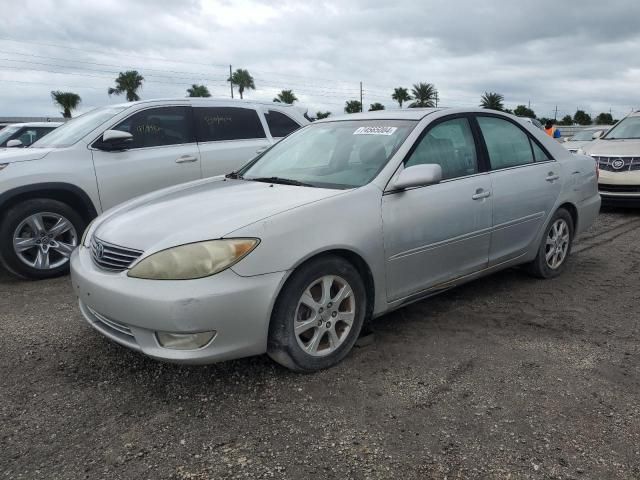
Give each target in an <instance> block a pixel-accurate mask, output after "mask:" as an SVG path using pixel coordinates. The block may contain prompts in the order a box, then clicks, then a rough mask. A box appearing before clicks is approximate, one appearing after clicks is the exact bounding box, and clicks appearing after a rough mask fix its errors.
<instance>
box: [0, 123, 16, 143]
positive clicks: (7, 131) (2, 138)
mask: <svg viewBox="0 0 640 480" xmlns="http://www.w3.org/2000/svg"><path fill="white" fill-rule="evenodd" d="M18 130H20V127H4V128H3V129H2V130H0V145H2V144H3V143H4V142H6V141H7V140H9V139H11V136H12V135H13V134H14V133H16V132H17V131H18Z"/></svg>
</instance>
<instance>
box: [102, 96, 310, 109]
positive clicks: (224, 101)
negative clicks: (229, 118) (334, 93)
mask: <svg viewBox="0 0 640 480" xmlns="http://www.w3.org/2000/svg"><path fill="white" fill-rule="evenodd" d="M154 102H162V103H170V102H186V103H192V104H196V105H197V104H203V105H209V104H212V103H213V104H216V105H238V104H245V105H268V106H270V107H274V106H275V107H282V108H300V107H299V106H297V105H290V104H288V103H278V102H268V101H264V100H240V99H239V98H216V97H168V98H150V99H145V100H138V101H136V102H125V103H118V104H115V105H111V106H114V107H130V106H132V105H144V104H145V103H154Z"/></svg>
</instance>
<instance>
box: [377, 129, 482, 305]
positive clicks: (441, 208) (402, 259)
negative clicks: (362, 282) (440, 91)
mask: <svg viewBox="0 0 640 480" xmlns="http://www.w3.org/2000/svg"><path fill="white" fill-rule="evenodd" d="M431 163H437V164H439V165H440V166H441V167H442V172H443V181H442V182H440V183H439V184H436V185H430V186H425V187H420V188H413V189H408V190H404V191H399V192H387V193H385V195H384V196H383V200H382V219H383V225H384V227H383V228H384V244H385V256H386V265H387V297H388V301H389V302H393V301H396V300H400V299H402V298H405V297H408V296H411V295H413V294H416V293H420V292H422V291H424V290H426V289H429V288H432V287H437V286H438V284H442V283H444V282H447V281H449V280H452V279H455V278H458V277H462V276H465V275H468V274H470V273H473V272H476V271H478V270H482V269H483V268H485V267H486V265H487V261H488V255H489V241H490V235H491V234H490V230H491V210H492V196H491V191H492V186H491V179H490V177H489V175H488V174H486V173H480V171H479V167H478V156H477V152H476V143H475V141H474V136H473V133H472V130H471V127H470V123H469V120H468V119H467V118H465V117H458V118H455V117H454V118H451V117H446V118H445V119H443V120H442V121H440V122H438V123H436V124H435V125H433V124H432V125H429V126H428V127H427V130H426V131H425V133H424V134H423V135H422V137H421V138H420V139H419V140H418V142H417V143H416V146H414V148H413V150H412V153H410V155H409V156H408V158H407V159H406V161H405V163H404V168H407V167H410V166H413V165H419V164H431Z"/></svg>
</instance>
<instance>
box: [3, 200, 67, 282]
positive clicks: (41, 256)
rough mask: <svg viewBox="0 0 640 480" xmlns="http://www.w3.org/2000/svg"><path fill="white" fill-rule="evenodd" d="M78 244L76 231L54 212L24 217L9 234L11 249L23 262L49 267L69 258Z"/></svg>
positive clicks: (43, 268) (65, 219)
mask: <svg viewBox="0 0 640 480" xmlns="http://www.w3.org/2000/svg"><path fill="white" fill-rule="evenodd" d="M77 245H78V232H76V229H75V227H74V226H73V224H72V223H71V221H70V220H69V219H67V218H65V217H64V216H62V215H60V214H58V213H52V212H39V213H34V214H33V215H30V216H29V217H27V218H25V219H24V220H23V221H22V222H20V224H19V225H18V227H17V228H16V230H15V232H14V234H13V249H14V251H15V253H16V255H17V257H18V258H19V259H20V261H21V262H23V263H24V264H26V265H28V266H30V267H32V268H36V269H38V270H53V269H56V268H59V267H61V266H62V265H64V264H66V263H67V262H68V261H69V257H70V256H71V252H72V251H73V249H74V248H76V246H77Z"/></svg>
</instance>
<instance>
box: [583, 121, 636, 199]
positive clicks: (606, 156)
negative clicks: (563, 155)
mask: <svg viewBox="0 0 640 480" xmlns="http://www.w3.org/2000/svg"><path fill="white" fill-rule="evenodd" d="M578 153H584V154H585V155H590V156H592V157H593V158H594V159H595V160H596V162H598V167H599V169H600V177H599V179H598V189H599V190H600V196H601V197H602V203H603V204H609V205H625V206H640V111H637V112H633V113H631V114H630V115H628V116H626V117H625V118H623V119H622V120H620V121H619V122H618V123H616V124H615V125H614V126H613V127H612V128H611V129H610V130H609V131H608V132H607V133H605V134H604V135H603V136H601V137H600V138H599V139H598V140H595V141H593V142H589V143H588V144H587V145H584V146H582V147H581V148H580V149H579V150H578Z"/></svg>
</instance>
